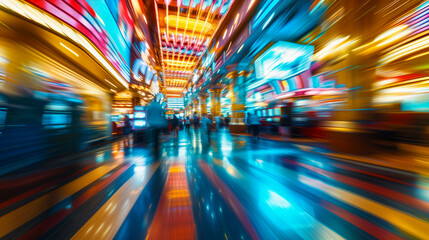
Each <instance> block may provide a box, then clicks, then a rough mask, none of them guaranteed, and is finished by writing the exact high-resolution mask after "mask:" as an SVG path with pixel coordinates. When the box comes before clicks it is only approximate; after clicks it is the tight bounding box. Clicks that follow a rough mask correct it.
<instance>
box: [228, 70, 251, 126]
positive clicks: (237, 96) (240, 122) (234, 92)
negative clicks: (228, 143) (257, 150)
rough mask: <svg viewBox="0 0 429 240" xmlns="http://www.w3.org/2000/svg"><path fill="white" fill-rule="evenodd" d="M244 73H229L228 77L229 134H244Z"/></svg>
mask: <svg viewBox="0 0 429 240" xmlns="http://www.w3.org/2000/svg"><path fill="white" fill-rule="evenodd" d="M246 74H247V73H246V72H244V71H242V72H240V73H239V74H238V73H237V72H231V73H230V74H229V77H230V78H231V83H230V86H229V92H230V95H231V115H232V116H231V122H230V124H229V131H230V132H231V133H245V132H246V124H245V123H244V119H245V103H246V90H245V88H243V86H244V83H245V80H246Z"/></svg>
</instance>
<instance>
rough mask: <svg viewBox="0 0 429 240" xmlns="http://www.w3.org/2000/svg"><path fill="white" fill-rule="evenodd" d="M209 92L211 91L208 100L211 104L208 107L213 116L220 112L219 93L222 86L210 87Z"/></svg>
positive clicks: (218, 114)
mask: <svg viewBox="0 0 429 240" xmlns="http://www.w3.org/2000/svg"><path fill="white" fill-rule="evenodd" d="M210 92H211V98H210V102H211V105H212V106H211V108H210V113H211V114H212V116H213V117H215V116H220V114H221V112H220V111H221V109H220V108H221V106H220V95H221V92H222V88H214V89H210Z"/></svg>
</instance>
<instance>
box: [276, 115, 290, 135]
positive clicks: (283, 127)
mask: <svg viewBox="0 0 429 240" xmlns="http://www.w3.org/2000/svg"><path fill="white" fill-rule="evenodd" d="M291 125H292V121H291V118H290V116H289V115H288V114H283V115H282V116H281V118H280V128H279V130H280V135H282V136H285V137H289V136H290V133H289V131H290V127H291Z"/></svg>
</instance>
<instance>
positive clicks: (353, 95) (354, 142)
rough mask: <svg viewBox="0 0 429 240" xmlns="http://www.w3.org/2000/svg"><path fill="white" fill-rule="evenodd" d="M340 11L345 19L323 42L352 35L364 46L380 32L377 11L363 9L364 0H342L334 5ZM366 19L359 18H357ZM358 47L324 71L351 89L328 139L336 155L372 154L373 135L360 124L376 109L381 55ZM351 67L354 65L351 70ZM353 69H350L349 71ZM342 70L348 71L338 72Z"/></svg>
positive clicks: (351, 47)
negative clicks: (375, 90)
mask: <svg viewBox="0 0 429 240" xmlns="http://www.w3.org/2000/svg"><path fill="white" fill-rule="evenodd" d="M370 2H371V3H374V4H375V3H379V2H380V1H379V0H370ZM333 7H334V8H332V9H331V11H335V10H336V9H344V11H345V12H353V13H354V14H345V15H344V17H343V18H341V19H340V20H339V22H338V23H336V24H335V25H334V26H333V28H332V29H330V30H329V32H327V34H326V35H325V36H324V37H325V38H326V39H320V42H321V43H322V42H326V40H332V39H335V38H336V37H338V35H340V36H349V40H354V39H356V40H357V41H358V45H357V46H363V45H364V44H366V43H369V42H371V41H372V40H373V39H374V32H380V31H379V30H380V29H381V27H382V26H381V25H380V21H379V20H381V19H378V20H377V18H378V17H377V14H376V12H377V11H376V10H375V9H365V8H362V7H361V2H360V1H350V0H339V1H336V2H335V5H333ZM363 15H364V16H365V17H362V18H356V17H355V16H363ZM355 47H356V46H350V47H349V48H348V49H344V56H345V57H344V59H343V60H342V61H339V62H337V63H336V64H331V66H329V67H328V69H323V71H326V70H327V71H330V72H335V76H336V79H337V80H338V83H339V84H345V85H346V86H347V87H348V88H349V89H350V90H349V91H348V92H347V99H346V102H345V106H344V107H343V109H342V110H340V109H338V110H337V111H335V112H334V116H333V119H334V121H332V122H329V123H328V126H329V127H328V128H326V130H327V137H328V141H329V144H330V148H331V149H332V150H334V151H336V152H344V153H350V154H359V155H361V154H369V153H371V152H372V150H373V144H372V143H371V140H372V139H373V137H372V136H371V133H370V132H368V131H366V130H365V129H362V128H360V127H359V126H358V125H357V124H356V122H357V121H360V120H368V119H370V118H371V116H370V114H371V111H367V110H366V109H370V108H371V107H372V106H371V105H372V83H373V82H374V81H375V76H376V68H377V61H378V56H376V55H372V56H369V55H365V54H361V53H360V52H359V51H354V50H353V49H354V48H355ZM350 66H352V67H351V68H350ZM347 67H349V68H347ZM338 69H345V70H342V71H337V70H338Z"/></svg>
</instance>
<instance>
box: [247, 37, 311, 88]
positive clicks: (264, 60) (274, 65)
mask: <svg viewBox="0 0 429 240" xmlns="http://www.w3.org/2000/svg"><path fill="white" fill-rule="evenodd" d="M313 53H314V46H311V45H301V44H296V43H289V42H277V43H275V44H274V45H273V46H271V47H270V48H269V49H268V50H267V51H265V52H264V53H263V54H262V55H261V56H259V58H258V59H256V61H255V72H256V77H257V78H258V79H264V80H270V79H277V80H279V79H287V78H289V77H293V76H295V75H298V74H300V73H302V72H304V71H305V70H307V69H309V68H310V64H311V56H313Z"/></svg>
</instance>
